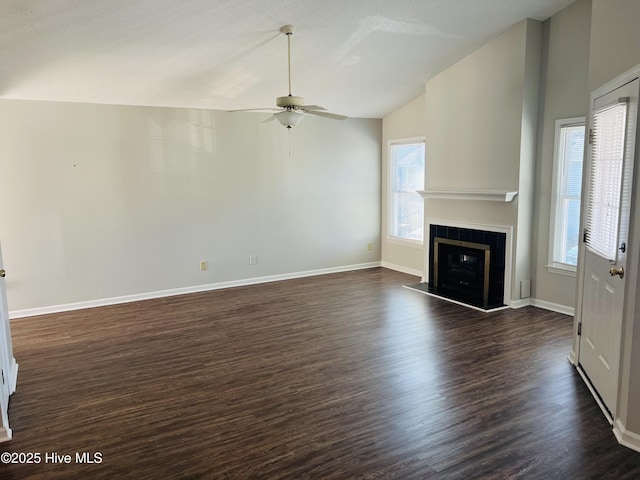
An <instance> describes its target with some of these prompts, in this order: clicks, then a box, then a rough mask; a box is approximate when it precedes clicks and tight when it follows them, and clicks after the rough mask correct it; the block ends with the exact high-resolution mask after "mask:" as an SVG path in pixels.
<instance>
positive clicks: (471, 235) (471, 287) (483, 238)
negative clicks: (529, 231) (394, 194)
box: [427, 224, 506, 310]
mask: <svg viewBox="0 0 640 480" xmlns="http://www.w3.org/2000/svg"><path fill="white" fill-rule="evenodd" d="M429 246H430V248H429V266H430V268H429V279H428V280H429V282H428V287H427V288H428V291H429V293H432V294H435V295H437V296H441V297H445V298H448V299H451V300H455V301H458V302H461V303H465V304H468V305H472V306H475V307H478V308H481V309H485V310H489V309H494V308H500V307H504V280H505V246H506V234H505V233H500V232H494V231H487V230H476V229H471V228H461V227H451V226H446V225H434V224H431V225H430V227H429Z"/></svg>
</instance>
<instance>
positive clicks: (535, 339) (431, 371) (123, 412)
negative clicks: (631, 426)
mask: <svg viewBox="0 0 640 480" xmlns="http://www.w3.org/2000/svg"><path fill="white" fill-rule="evenodd" d="M415 281H416V278H415V277H412V276H409V275H405V274H402V273H398V272H394V271H391V270H386V269H382V268H375V269H370V270H362V271H357V272H348V273H339V274H332V275H326V276H318V277H311V278H304V279H299V280H292V281H283V282H277V283H270V284H263V285H258V286H250V287H239V288H232V289H227V290H219V291H213V292H207V293H199V294H193V295H183V296H177V297H171V298H165V299H157V300H150V301H145V302H139V303H131V304H125V305H116V306H110V307H102V308H95V309H88V310H81V311H75V312H69V313H63V314H55V315H46V316H40V317H31V318H25V319H19V320H15V321H14V322H13V323H12V329H13V339H14V340H13V341H14V350H15V356H16V358H17V360H18V362H19V363H20V372H19V378H18V389H17V391H16V393H15V394H14V395H13V396H12V398H11V404H10V409H9V415H10V421H11V426H12V428H13V433H14V439H13V440H12V441H11V442H8V443H4V444H0V452H4V451H8V452H37V453H40V454H41V463H39V464H22V465H20V464H11V465H0V478H1V479H76V478H77V479H147V478H149V479H173V478H193V479H200V478H212V479H215V478H219V479H244V478H264V479H357V478H361V479H379V478H397V479H403V480H404V479H449V478H451V479H492V478H496V479H503V478H523V479H537V478H540V479H552V478H562V479H567V480H573V479H583V478H584V479H586V478H593V479H606V478H611V479H623V478H629V479H632V478H633V479H637V478H640V454H639V453H636V452H634V451H632V450H629V449H627V448H625V447H622V446H620V445H618V443H617V442H616V440H615V438H614V436H613V434H612V432H611V427H610V426H609V425H608V424H607V422H606V420H605V419H604V417H603V415H602V414H601V413H600V411H599V409H598V407H597V405H596V403H595V401H594V400H593V398H592V397H591V396H590V394H589V392H588V391H587V388H586V387H585V386H584V385H583V383H582V381H581V380H580V379H579V376H578V375H577V372H576V371H575V369H574V368H573V367H572V366H571V365H570V364H569V362H568V361H567V354H568V353H569V350H570V345H571V325H572V320H571V318H569V317H567V316H564V315H560V314H556V313H552V312H548V311H545V310H540V309H537V308H533V307H527V308H523V309H520V310H504V311H499V312H494V313H483V312H477V311H473V310H470V309H467V308H464V307H461V306H458V305H454V304H451V303H447V302H445V301H443V300H440V299H436V298H431V297H428V296H426V295H422V294H420V293H417V292H414V291H411V290H408V289H405V288H402V285H403V284H408V283H414V282H415ZM9 300H10V299H9ZM54 452H56V453H58V454H59V455H65V454H69V455H71V456H72V463H71V464H52V463H45V457H44V455H45V453H49V454H52V453H54ZM76 452H87V453H88V454H89V455H90V458H96V457H93V455H94V454H96V453H100V454H101V463H93V464H80V463H76V459H75V454H76Z"/></svg>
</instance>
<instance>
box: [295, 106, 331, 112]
mask: <svg viewBox="0 0 640 480" xmlns="http://www.w3.org/2000/svg"><path fill="white" fill-rule="evenodd" d="M300 110H309V111H311V110H326V108H324V107H321V106H319V105H303V106H301V107H300Z"/></svg>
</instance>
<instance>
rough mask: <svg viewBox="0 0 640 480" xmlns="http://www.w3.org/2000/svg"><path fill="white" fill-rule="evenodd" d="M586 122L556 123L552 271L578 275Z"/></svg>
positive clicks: (567, 120) (551, 227)
mask: <svg viewBox="0 0 640 480" xmlns="http://www.w3.org/2000/svg"><path fill="white" fill-rule="evenodd" d="M584 132H585V119H584V117H579V118H568V119H564V120H558V121H556V132H555V151H554V159H553V163H554V165H553V168H554V170H553V177H554V180H553V191H552V197H551V226H550V230H551V233H550V247H549V269H550V270H551V271H555V272H556V273H568V274H574V273H575V271H576V265H577V263H578V242H579V239H580V232H579V230H580V194H581V189H582V160H583V152H584Z"/></svg>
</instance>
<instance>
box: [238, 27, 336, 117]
mask: <svg viewBox="0 0 640 480" xmlns="http://www.w3.org/2000/svg"><path fill="white" fill-rule="evenodd" d="M280 31H281V32H282V33H284V34H285V35H286V36H287V47H288V56H287V67H288V73H289V95H287V96H285V97H278V98H276V105H277V106H278V107H279V108H250V109H244V110H231V111H232V112H260V111H265V110H266V111H275V112H277V113H274V114H273V115H272V116H271V117H269V118H268V119H267V120H265V122H270V121H272V120H278V122H280V124H281V125H282V126H283V127H286V128H293V127H295V126H296V125H298V123H300V120H302V117H304V116H305V115H317V116H319V117H327V118H332V119H335V120H344V119H346V118H347V117H346V116H344V115H338V114H336V113H329V112H327V111H326V108H324V107H320V106H318V105H305V104H304V98H302V97H296V96H295V95H292V94H291V35H293V32H294V31H295V27H294V26H293V25H285V26H283V27H281V28H280Z"/></svg>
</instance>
